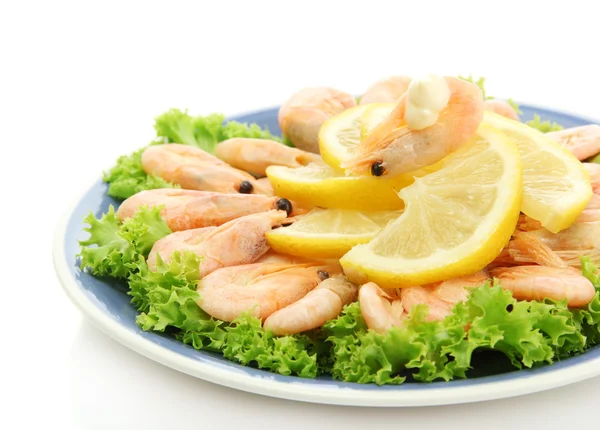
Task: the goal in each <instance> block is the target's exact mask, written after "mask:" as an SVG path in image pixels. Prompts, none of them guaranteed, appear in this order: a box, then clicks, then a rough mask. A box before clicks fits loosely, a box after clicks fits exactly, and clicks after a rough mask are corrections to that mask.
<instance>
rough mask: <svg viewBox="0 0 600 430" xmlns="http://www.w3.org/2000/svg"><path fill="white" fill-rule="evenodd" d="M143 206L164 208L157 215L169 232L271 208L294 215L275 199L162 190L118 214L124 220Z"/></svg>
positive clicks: (144, 194)
mask: <svg viewBox="0 0 600 430" xmlns="http://www.w3.org/2000/svg"><path fill="white" fill-rule="evenodd" d="M143 206H147V207H155V206H163V209H162V210H161V212H160V215H161V217H162V218H163V219H164V220H165V222H166V223H167V225H168V227H169V228H170V229H171V231H181V230H189V229H193V228H201V227H209V226H220V225H221V224H225V223H226V222H228V221H231V220H233V219H236V218H239V217H242V216H244V215H250V214H253V213H259V212H267V211H270V210H271V209H278V210H285V211H286V212H287V213H288V214H291V215H294V213H295V211H293V209H292V203H291V202H290V201H289V200H287V199H280V198H278V197H269V196H264V195H260V194H221V193H212V192H209V191H194V190H178V189H171V188H165V189H157V190H145V191H141V192H139V193H137V194H134V195H133V196H131V197H129V198H128V199H127V200H125V201H124V202H123V203H121V206H120V207H119V210H118V212H117V214H118V216H119V218H120V219H121V221H123V220H124V219H126V218H130V217H132V216H133V215H135V213H136V212H138V211H139V210H140V208H141V207H143ZM299 211H300V210H299Z"/></svg>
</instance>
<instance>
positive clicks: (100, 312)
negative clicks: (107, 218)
mask: <svg viewBox="0 0 600 430" xmlns="http://www.w3.org/2000/svg"><path fill="white" fill-rule="evenodd" d="M521 109H522V111H523V115H522V116H521V117H522V118H523V120H528V119H531V118H533V114H534V113H537V114H539V115H540V116H541V117H542V119H543V120H552V121H556V122H558V123H559V124H561V125H563V126H565V127H573V126H578V125H584V124H591V123H595V121H593V120H589V119H586V118H582V117H579V116H575V115H572V114H567V113H562V112H557V111H551V110H547V109H543V108H538V107H534V106H531V105H522V106H521ZM277 112H278V109H268V110H262V111H258V112H254V113H249V114H245V115H240V116H237V117H234V118H231V119H235V120H237V121H243V122H255V123H257V124H259V125H261V126H266V127H268V128H269V129H270V130H271V131H273V132H277V133H280V130H279V127H278V125H277ZM107 167H108V166H107ZM106 190H107V186H106V184H104V183H103V182H102V180H100V179H99V180H97V181H96V182H95V183H94V184H93V185H91V186H90V187H89V188H88V189H87V190H86V191H85V192H84V193H83V195H82V196H81V197H80V198H79V199H77V200H76V201H75V203H74V204H73V207H72V208H70V209H69V210H68V211H67V212H66V214H65V216H64V218H63V220H62V221H61V223H60V225H59V226H58V228H57V230H56V235H55V241H54V249H53V257H54V266H55V268H56V272H57V275H58V278H59V280H60V282H61V284H62V286H63V288H64V290H65V291H66V293H67V295H68V296H69V298H70V299H71V300H72V301H73V303H74V304H75V305H76V306H77V307H78V308H79V309H80V310H81V311H82V312H83V313H84V314H85V315H86V317H88V318H89V319H90V320H91V321H92V322H93V323H94V324H95V325H96V326H97V327H98V328H100V329H101V330H102V331H104V332H105V333H106V334H108V335H109V336H111V337H112V338H114V339H115V340H117V341H119V342H120V343H122V344H123V345H125V346H127V347H129V348H131V349H132V350H134V351H136V352H138V353H140V354H142V355H144V356H146V357H148V358H150V359H152V360H155V361H157V362H159V363H162V364H163V365H165V366H168V367H171V368H173V369H176V370H178V371H181V372H184V373H187V374H189V375H192V376H195V377H197V378H201V379H204V380H206V381H209V382H213V383H216V384H220V385H224V386H227V387H231V388H235V389H238V390H243V391H247V392H252V393H256V394H261V395H267V396H272V397H279V398H284V399H291V400H298V401H304V402H313V403H325V404H336V405H348V406H382V407H383V406H388V407H390V406H391V407H394V406H428V405H446V404H456V403H467V402H476V401H484V400H492V399H500V398H506V397H512V396H518V395H523V394H528V393H533V392H538V391H543V390H547V389H551V388H554V387H559V386H563V385H567V384H570V383H573V382H577V381H581V380H584V379H587V378H591V377H593V376H596V375H599V374H600V346H596V347H594V348H591V349H589V350H588V351H586V352H585V353H583V354H581V355H579V356H575V357H571V358H568V359H565V360H562V361H560V362H556V363H554V364H552V365H550V366H544V367H538V368H535V369H525V370H518V371H511V372H508V373H502V374H496V375H489V376H480V377H476V378H473V379H464V380H455V381H450V382H433V383H405V384H403V385H399V386H376V385H361V384H355V383H347V382H339V381H334V380H332V379H330V378H326V377H321V378H317V379H304V378H299V377H293V376H282V375H278V374H274V373H270V372H267V371H263V370H259V369H254V368H250V367H245V366H242V365H239V364H236V363H233V362H231V361H229V360H227V359H225V358H223V357H222V356H220V355H218V354H214V353H209V352H204V351H197V350H195V349H194V348H192V347H191V346H188V345H184V344H183V343H180V342H178V341H176V340H175V339H172V338H170V337H168V336H167V335H162V334H159V333H152V332H144V331H143V330H141V329H140V328H139V327H138V326H137V325H136V323H135V317H136V314H137V313H136V310H135V309H134V308H133V306H131V305H130V303H129V296H127V295H126V294H125V292H126V290H127V287H126V285H125V284H124V283H123V284H118V283H115V282H114V281H111V282H107V281H105V280H101V279H97V278H94V277H93V276H91V275H89V274H87V273H84V272H82V271H80V270H79V266H78V261H77V260H76V257H75V255H76V254H77V253H78V251H79V246H78V240H84V239H86V238H87V233H85V232H84V231H83V227H84V223H83V219H84V217H85V216H86V215H87V214H88V213H89V211H92V212H93V213H94V214H95V215H96V216H99V215H100V214H102V213H103V212H106V211H107V210H108V207H109V205H111V204H112V205H115V207H117V206H118V204H119V201H117V200H115V199H112V198H111V197H108V196H107V195H106Z"/></svg>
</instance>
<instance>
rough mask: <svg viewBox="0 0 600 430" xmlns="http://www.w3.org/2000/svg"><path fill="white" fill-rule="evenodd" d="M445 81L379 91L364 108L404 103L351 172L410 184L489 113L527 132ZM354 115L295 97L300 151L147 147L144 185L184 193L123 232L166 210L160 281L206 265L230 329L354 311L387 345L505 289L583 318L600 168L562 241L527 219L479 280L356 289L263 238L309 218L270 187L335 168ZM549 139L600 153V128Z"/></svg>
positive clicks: (309, 94) (205, 281)
mask: <svg viewBox="0 0 600 430" xmlns="http://www.w3.org/2000/svg"><path fill="white" fill-rule="evenodd" d="M440 79H441V80H440V81H439V82H440V85H441V84H443V85H445V86H446V87H447V93H446V94H442V95H441V96H439V97H438V98H437V99H434V98H432V97H433V96H432V94H426V93H422V94H421V93H419V94H417V95H418V97H417V95H415V94H412V93H410V91H409V87H410V84H411V82H412V79H411V78H410V77H408V76H402V75H399V76H392V77H388V78H386V79H384V80H381V81H378V82H376V83H374V84H373V85H371V86H370V87H369V88H368V89H367V91H366V92H365V93H364V94H363V95H362V97H361V98H360V104H369V103H389V102H393V103H396V107H395V109H393V111H392V112H391V113H390V114H389V115H388V116H387V117H386V118H385V119H384V120H383V121H382V122H381V123H379V124H378V125H377V126H376V127H375V128H374V129H373V130H372V131H371V132H370V133H369V134H368V135H367V136H366V137H364V139H363V140H362V141H361V143H360V145H359V146H358V148H357V151H356V153H355V154H354V155H353V158H352V159H350V160H348V161H347V162H346V164H345V165H343V166H342V167H344V168H345V169H347V171H348V172H351V173H352V174H357V175H360V174H372V175H376V176H380V175H384V174H390V175H396V174H400V173H404V172H410V171H413V170H416V169H418V168H421V167H424V166H429V165H431V164H433V163H436V162H437V161H439V160H441V159H442V158H444V157H446V156H447V155H449V154H451V153H452V152H454V151H456V150H457V149H458V148H460V147H461V146H462V145H463V144H464V143H465V142H467V141H468V140H469V138H470V137H471V136H473V135H474V134H475V133H476V130H477V128H478V126H479V124H480V122H481V121H482V118H483V112H484V111H485V110H490V111H493V112H496V113H498V114H500V115H503V116H506V117H508V118H510V119H513V120H517V121H518V120H519V117H518V114H517V112H516V111H515V109H514V108H513V107H512V106H511V105H509V104H508V103H507V102H504V101H500V100H486V101H484V100H483V96H482V92H481V90H480V89H479V88H478V87H477V86H476V85H475V84H473V83H471V82H467V81H464V80H462V79H457V78H453V77H444V78H440ZM446 87H444V88H446ZM417 91H419V90H418V89H417ZM423 91H424V90H422V92H423ZM423 99H427V100H428V103H429V104H428V106H434V108H435V109H433V111H432V110H431V109H429V111H427V112H426V113H427V115H428V118H429V119H428V122H426V123H419V122H417V121H415V118H414V112H415V110H418V109H421V111H423V110H424V109H425V108H424V107H423V105H421V103H422V100H423ZM355 105H356V100H355V98H354V97H353V96H351V95H350V94H347V93H345V92H342V91H340V90H337V89H334V88H326V87H317V88H306V89H303V90H301V91H299V92H297V93H295V94H294V95H293V96H292V97H291V98H290V99H289V100H287V101H286V102H285V103H284V104H283V106H282V107H281V109H280V111H279V116H278V120H279V124H280V126H281V129H282V131H283V132H284V134H285V135H286V136H287V137H288V138H289V139H290V140H291V142H292V143H293V144H294V145H295V146H296V148H291V147H287V146H285V145H282V144H281V143H278V142H275V141H271V140H264V139H245V138H244V139H242V138H234V139H229V140H227V141H224V142H222V143H220V144H218V145H217V147H216V149H215V155H211V154H209V153H207V152H205V151H203V150H201V149H198V148H193V147H190V146H186V145H181V144H165V145H156V146H151V147H149V148H148V149H146V151H145V152H144V153H143V155H142V165H143V169H144V170H145V171H146V173H147V174H150V175H155V176H158V177H160V178H162V179H164V180H165V181H169V182H172V183H175V184H177V185H179V186H180V187H181V189H156V190H148V191H142V192H140V193H138V194H136V195H134V196H132V197H130V198H128V199H127V200H125V201H124V202H123V203H122V205H121V206H120V207H119V210H118V216H119V218H120V219H121V220H124V219H126V218H129V217H132V216H133V215H134V214H135V213H136V212H137V211H139V210H140V208H142V207H154V206H160V207H162V209H161V212H160V216H161V217H162V218H163V219H164V220H165V222H166V223H167V225H168V227H169V228H170V229H171V230H172V232H173V233H171V234H170V235H168V236H166V237H164V238H163V239H160V240H158V241H157V242H156V243H155V244H154V246H153V248H152V250H151V252H150V254H149V256H148V267H149V268H150V270H156V266H157V261H158V259H159V258H160V259H162V260H163V261H169V260H170V259H171V258H172V255H173V253H174V252H176V251H191V252H193V253H195V254H197V255H198V256H199V257H200V258H201V259H200V270H199V271H200V276H201V279H200V281H199V283H198V287H197V290H198V293H199V295H200V299H199V300H198V306H199V307H200V308H202V309H203V310H204V311H205V312H207V313H208V314H209V315H211V316H212V317H214V318H217V319H220V320H223V321H234V320H235V319H236V318H238V317H239V316H240V315H242V314H243V313H245V312H251V313H252V315H254V316H255V317H257V318H259V319H260V320H261V321H262V322H263V327H264V328H265V329H266V330H270V331H271V332H273V333H274V334H275V335H290V334H296V333H302V332H306V331H309V330H312V329H315V328H318V327H321V326H323V325H324V324H325V323H326V322H327V321H329V320H332V319H334V318H336V317H337V316H338V315H339V314H340V313H341V312H342V309H343V308H344V306H346V305H348V304H350V303H353V302H356V301H358V302H359V305H360V309H361V313H362V316H363V318H364V321H365V323H366V324H367V326H368V328H369V329H371V330H373V331H375V332H378V333H385V332H387V331H388V330H390V329H391V328H393V327H401V326H402V325H403V324H404V321H405V320H406V318H407V317H408V316H409V315H410V314H411V312H412V311H413V309H414V307H415V306H417V305H427V306H428V309H429V310H428V315H427V317H426V320H429V321H434V320H442V319H444V318H446V317H447V316H448V315H450V314H451V313H452V310H453V308H454V306H455V305H456V304H457V303H459V302H463V301H465V300H466V299H467V298H468V296H469V292H470V290H472V289H473V288H476V287H478V286H482V285H484V284H486V283H489V282H492V281H493V280H494V279H497V280H498V281H500V285H501V286H502V287H503V288H505V289H507V290H510V291H511V292H512V294H513V296H514V297H515V298H516V299H518V300H544V299H552V300H558V301H561V300H565V301H566V303H567V305H568V306H569V307H575V308H576V307H582V306H585V305H587V304H588V303H589V302H590V301H591V300H592V297H593V296H594V294H595V290H594V286H593V285H592V283H591V282H590V281H589V280H587V279H586V278H585V277H584V276H582V274H581V272H580V269H581V262H580V257H581V256H587V257H589V258H590V259H591V260H592V261H593V262H594V263H596V264H600V165H598V164H592V163H585V166H586V167H587V169H588V171H589V173H590V179H591V184H592V188H593V190H594V193H595V194H594V197H593V198H592V199H591V200H590V202H589V204H588V206H587V207H586V208H585V210H584V211H583V213H582V214H581V216H580V218H579V219H578V220H577V222H576V223H575V224H573V225H572V226H571V227H570V228H568V229H566V230H564V231H561V232H560V233H558V234H552V233H550V232H549V231H547V230H545V229H544V228H542V227H541V225H540V224H539V223H538V222H537V221H535V220H532V219H529V218H528V217H526V216H525V215H521V217H520V219H519V222H518V224H517V227H516V229H515V232H514V234H513V236H512V238H511V240H510V242H509V243H507V244H506V246H505V248H504V249H503V250H502V252H501V253H500V254H499V255H498V256H497V258H496V259H495V260H494V261H493V262H492V263H491V264H490V265H489V266H488V267H487V268H485V269H484V270H481V271H479V272H477V273H473V274H471V275H470V276H464V277H461V278H455V279H447V280H444V281H442V282H437V283H434V284H428V285H414V286H410V287H404V288H401V289H400V288H398V289H383V288H380V287H379V286H378V285H377V284H375V283H373V282H369V283H366V284H364V285H355V284H353V283H352V282H350V281H349V280H348V279H347V278H346V277H345V276H344V274H343V271H342V268H341V266H340V264H339V261H337V260H318V259H310V258H300V257H294V256H290V255H283V254H278V253H276V252H275V251H273V250H272V249H270V248H269V245H268V243H267V240H266V238H265V234H266V233H268V232H269V231H270V230H271V229H274V228H279V227H281V226H285V225H288V224H291V223H293V222H294V221H295V220H296V219H298V218H299V217H302V215H303V214H304V213H306V212H307V211H308V210H310V209H311V208H302V207H299V206H298V205H297V204H295V203H294V202H291V201H289V200H287V199H285V198H280V197H278V196H276V195H274V193H273V189H272V187H271V186H270V183H269V181H268V179H267V178H265V175H266V169H267V167H269V166H271V165H279V166H287V167H301V166H306V165H308V164H311V163H314V164H323V160H322V159H321V157H320V156H319V155H318V132H319V129H320V127H321V125H322V124H323V123H324V122H325V121H326V120H327V119H328V118H331V117H332V116H334V115H337V114H339V113H341V112H343V111H344V110H346V109H348V108H351V107H353V106H355ZM548 135H549V136H551V137H552V138H554V139H555V140H556V141H557V142H559V143H561V144H563V145H564V146H565V147H566V148H568V149H569V150H571V151H572V153H573V154H574V155H575V156H576V157H577V158H578V159H579V160H581V161H584V160H586V159H588V158H589V157H591V156H594V155H596V154H598V153H599V152H600V126H595V125H594V126H585V127H576V128H572V129H566V130H561V131H558V132H553V133H548Z"/></svg>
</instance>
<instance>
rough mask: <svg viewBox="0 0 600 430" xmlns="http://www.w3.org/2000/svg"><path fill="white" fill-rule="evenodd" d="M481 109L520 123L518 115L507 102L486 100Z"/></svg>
mask: <svg viewBox="0 0 600 430" xmlns="http://www.w3.org/2000/svg"><path fill="white" fill-rule="evenodd" d="M483 109H484V110H488V111H491V112H494V113H497V114H498V115H502V116H503V117H506V118H508V119H512V120H515V121H520V119H519V114H518V113H517V111H516V110H515V108H513V107H512V106H511V105H510V104H509V103H508V102H506V101H504V100H496V99H491V100H486V101H484V102H483Z"/></svg>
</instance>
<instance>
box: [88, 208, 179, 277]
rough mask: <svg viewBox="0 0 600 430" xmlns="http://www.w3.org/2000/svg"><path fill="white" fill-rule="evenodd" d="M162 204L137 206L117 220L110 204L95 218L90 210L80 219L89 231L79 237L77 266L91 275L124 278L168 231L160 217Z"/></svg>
mask: <svg viewBox="0 0 600 430" xmlns="http://www.w3.org/2000/svg"><path fill="white" fill-rule="evenodd" d="M161 209H162V207H154V208H148V207H141V208H140V210H139V211H138V212H137V213H136V214H135V215H134V216H133V217H131V218H127V219H126V220H125V221H124V222H121V221H120V220H119V218H118V216H117V214H116V212H115V209H114V207H113V206H112V205H111V206H110V207H109V209H108V212H106V213H105V214H103V215H102V216H101V217H100V218H96V217H95V216H94V215H93V214H92V213H91V212H90V213H89V215H88V216H87V217H86V218H85V219H84V222H85V223H87V224H88V225H89V227H87V228H84V231H86V232H88V233H89V234H90V237H89V238H88V239H87V240H82V241H79V245H80V246H81V250H80V253H79V254H78V257H79V258H80V259H81V262H80V267H81V269H87V270H88V271H89V272H90V273H92V274H93V275H95V276H111V277H114V278H127V277H128V276H129V274H130V273H131V272H133V271H136V270H138V268H139V266H140V264H141V262H143V260H144V257H145V256H147V255H148V252H150V249H151V248H152V245H153V244H154V242H156V241H157V240H158V239H160V238H162V237H164V236H166V235H168V234H170V233H171V230H170V229H169V227H167V224H166V223H165V221H164V220H163V219H162V218H161V217H160V211H161Z"/></svg>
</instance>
